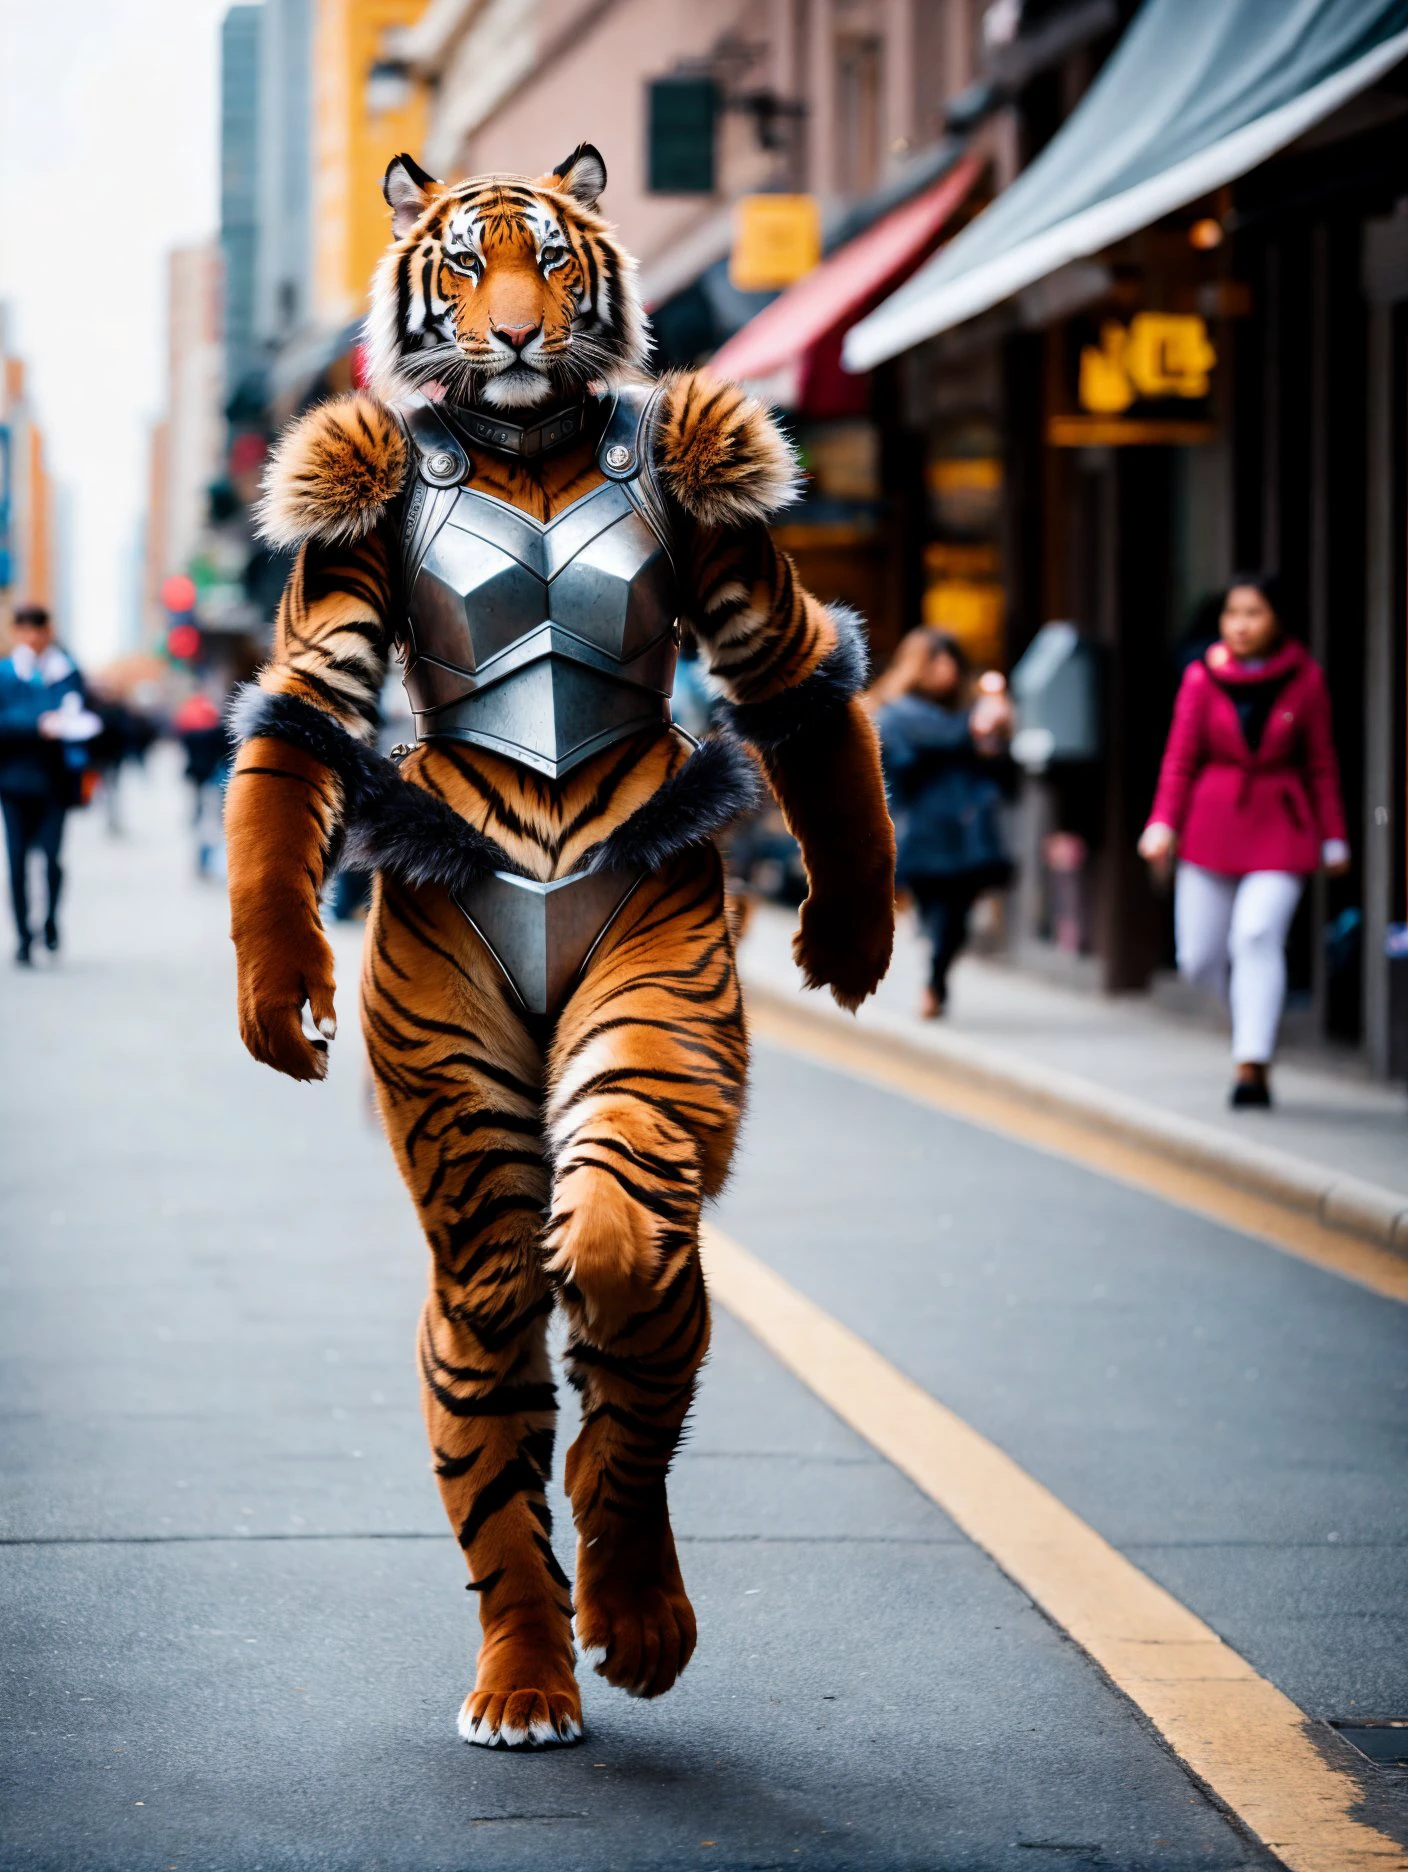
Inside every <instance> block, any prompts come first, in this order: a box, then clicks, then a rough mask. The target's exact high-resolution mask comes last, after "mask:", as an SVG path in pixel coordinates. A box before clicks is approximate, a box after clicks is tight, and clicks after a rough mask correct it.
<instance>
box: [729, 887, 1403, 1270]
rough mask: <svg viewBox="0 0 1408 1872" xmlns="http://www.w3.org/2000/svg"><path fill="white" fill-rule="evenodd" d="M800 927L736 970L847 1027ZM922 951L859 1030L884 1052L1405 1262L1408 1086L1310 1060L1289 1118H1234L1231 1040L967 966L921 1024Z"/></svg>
mask: <svg viewBox="0 0 1408 1872" xmlns="http://www.w3.org/2000/svg"><path fill="white" fill-rule="evenodd" d="M794 926H795V917H794V916H793V914H792V912H790V911H786V910H781V909H778V908H776V907H775V906H773V905H770V904H759V905H758V906H757V907H756V909H755V911H754V914H753V917H752V919H751V921H750V924H749V927H748V931H747V934H746V936H745V938H744V941H743V944H742V948H741V951H740V956H739V967H740V971H741V973H742V976H743V980H744V983H745V986H746V987H747V988H748V989H749V990H750V991H751V992H752V994H753V995H754V997H755V998H756V997H757V996H758V995H759V994H760V993H761V994H762V995H764V996H767V997H770V998H781V999H782V1000H784V1001H786V1002H787V1003H788V1004H790V1005H794V1006H795V1005H801V1006H803V1007H805V1008H806V1009H807V1010H809V1011H810V1012H811V1013H813V1014H814V1015H815V1016H816V1017H818V1018H820V1019H826V1018H828V1017H829V1018H831V1019H834V1020H837V1021H845V1020H848V1019H849V1017H848V1016H846V1015H844V1014H842V1012H841V1011H840V1010H839V1009H838V1008H837V1007H836V1005H835V1003H834V1002H833V1001H832V1000H831V998H830V996H829V995H825V994H807V993H805V992H804V991H803V990H802V989H801V988H800V985H799V979H798V975H797V970H796V968H795V966H794V964H793V962H792V958H791V954H790V950H789V944H790V940H791V934H792V930H793V928H794ZM923 965H924V951H923V947H922V944H921V942H920V940H919V938H918V936H917V934H916V932H915V929H914V925H913V923H912V921H911V920H910V919H909V918H908V917H905V918H903V919H902V920H901V924H900V928H899V931H898V933H897V936H896V942H895V959H894V961H893V963H892V964H891V967H890V972H889V974H888V976H887V977H886V979H885V980H884V982H882V983H881V986H880V989H879V992H878V993H877V994H876V995H875V996H874V998H873V999H872V1000H870V1001H868V1002H867V1003H866V1004H865V1006H864V1007H863V1008H862V1009H861V1011H860V1013H859V1015H858V1016H857V1017H856V1018H857V1021H858V1023H859V1025H860V1027H861V1028H862V1030H864V1031H866V1032H867V1033H869V1034H871V1035H873V1036H874V1037H875V1038H876V1039H877V1040H882V1041H883V1042H884V1043H885V1044H887V1045H891V1046H893V1045H899V1046H902V1047H904V1048H907V1049H918V1050H919V1051H921V1052H923V1053H925V1054H928V1055H932V1056H934V1057H936V1058H937V1059H939V1060H940V1061H942V1063H943V1064H944V1066H945V1067H946V1068H948V1069H949V1070H952V1071H954V1072H957V1073H959V1074H967V1075H969V1076H972V1077H973V1078H975V1079H976V1080H984V1081H988V1082H996V1083H998V1084H1000V1085H1001V1086H1002V1088H1003V1089H1004V1090H1007V1091H1010V1092H1013V1093H1015V1094H1016V1095H1018V1096H1019V1097H1022V1098H1024V1099H1026V1100H1028V1101H1030V1102H1031V1103H1033V1104H1038V1105H1044V1106H1047V1107H1052V1106H1054V1107H1057V1108H1060V1109H1065V1110H1067V1111H1069V1112H1071V1114H1072V1115H1073V1116H1078V1117H1081V1118H1083V1119H1086V1120H1088V1121H1090V1122H1091V1123H1094V1124H1096V1125H1098V1126H1100V1128H1102V1129H1107V1130H1111V1131H1115V1132H1119V1133H1123V1134H1126V1135H1129V1136H1131V1137H1133V1138H1136V1139H1137V1140H1138V1141H1139V1142H1140V1143H1141V1144H1144V1145H1146V1146H1152V1147H1153V1148H1155V1149H1158V1150H1161V1151H1163V1152H1165V1153H1166V1154H1168V1155H1171V1156H1176V1157H1178V1158H1180V1159H1181V1160H1184V1161H1197V1162H1200V1163H1202V1164H1203V1165H1204V1166H1205V1167H1211V1168H1215V1169H1217V1170H1219V1171H1220V1172H1222V1173H1224V1174H1226V1175H1228V1176H1229V1177H1230V1178H1232V1179H1233V1180H1235V1181H1237V1182H1239V1183H1244V1184H1247V1185H1248V1186H1250V1187H1255V1188H1258V1189H1261V1190H1263V1191H1264V1192H1265V1193H1267V1194H1270V1195H1273V1196H1274V1197H1275V1199H1276V1200H1278V1201H1282V1202H1285V1203H1287V1204H1288V1206H1290V1207H1294V1208H1299V1209H1310V1210H1313V1211H1316V1212H1318V1213H1320V1214H1321V1215H1322V1217H1323V1219H1325V1220H1326V1221H1327V1222H1331V1223H1333V1224H1336V1225H1338V1226H1341V1227H1345V1228H1348V1229H1349V1230H1351V1231H1352V1232H1353V1233H1356V1234H1360V1235H1364V1236H1367V1237H1368V1238H1370V1239H1372V1240H1376V1241H1379V1242H1381V1243H1383V1244H1384V1245H1385V1246H1394V1247H1396V1248H1398V1249H1399V1250H1400V1251H1401V1252H1404V1253H1408V1098H1405V1095H1404V1093H1403V1091H1402V1089H1401V1088H1398V1087H1391V1086H1384V1085H1380V1084H1378V1083H1376V1082H1374V1081H1372V1080H1369V1079H1367V1078H1365V1079H1359V1078H1357V1077H1355V1076H1354V1075H1352V1074H1349V1073H1341V1072H1336V1071H1332V1070H1329V1069H1325V1068H1316V1067H1315V1066H1313V1065H1309V1064H1307V1063H1305V1062H1304V1061H1288V1062H1286V1063H1284V1064H1281V1065H1278V1066H1277V1068H1276V1073H1275V1082H1274V1086H1275V1096H1276V1101H1277V1102H1276V1106H1275V1108H1274V1110H1272V1111H1269V1112H1257V1111H1239V1112H1232V1111H1230V1110H1229V1109H1228V1106H1227V1090H1228V1085H1229V1083H1230V1080H1231V1067H1230V1064H1229V1060H1228V1053H1227V1043H1226V1040H1225V1038H1224V1037H1223V1036H1222V1035H1221V1034H1219V1033H1217V1032H1215V1031H1213V1030H1212V1029H1210V1028H1208V1027H1205V1026H1203V1025H1202V1024H1201V1023H1200V1022H1199V1021H1196V1020H1191V1019H1182V1018H1180V1017H1179V1016H1178V1015H1177V1014H1174V1013H1170V1012H1167V1011H1165V1010H1163V1009H1160V1008H1156V1007H1154V1006H1152V1005H1150V1003H1148V1002H1147V1001H1146V1000H1144V999H1143V998H1139V997H1135V996H1122V997H1119V998H1117V999H1111V998H1105V997H1100V996H1095V995H1087V994H1083V993H1081V992H1079V991H1078V990H1075V989H1068V988H1064V987H1061V986H1059V985H1056V984H1053V983H1050V982H1045V981H1041V980H1038V979H1036V978H1034V977H1032V976H1030V975H1024V974H1021V973H1019V972H1017V971H1016V970H1014V969H1011V968H1008V967H1006V966H1004V965H1003V964H1001V963H997V962H991V961H986V960H983V959H980V958H977V957H973V956H965V957H964V958H963V960H962V961H961V962H959V964H958V965H957V967H956V969H955V970H954V973H953V977H952V983H951V995H950V1001H949V1012H948V1014H947V1016H946V1017H945V1019H944V1020H943V1021H933V1022H926V1021H921V1020H919V1019H918V1018H917V1016H916V1013H915V1010H916V1008H917V1007H918V1004H919V995H920V987H921V983H922V980H923Z"/></svg>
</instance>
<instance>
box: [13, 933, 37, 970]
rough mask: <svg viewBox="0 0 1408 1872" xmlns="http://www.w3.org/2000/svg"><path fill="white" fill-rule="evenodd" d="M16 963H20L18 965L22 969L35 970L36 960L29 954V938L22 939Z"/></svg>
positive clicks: (17, 951) (16, 952)
mask: <svg viewBox="0 0 1408 1872" xmlns="http://www.w3.org/2000/svg"><path fill="white" fill-rule="evenodd" d="M15 961H16V962H17V963H18V965H19V966H20V967H21V968H33V967H34V958H33V957H32V956H31V955H30V953H29V937H28V936H24V937H21V939H20V945H19V947H18V948H17V949H16V950H15Z"/></svg>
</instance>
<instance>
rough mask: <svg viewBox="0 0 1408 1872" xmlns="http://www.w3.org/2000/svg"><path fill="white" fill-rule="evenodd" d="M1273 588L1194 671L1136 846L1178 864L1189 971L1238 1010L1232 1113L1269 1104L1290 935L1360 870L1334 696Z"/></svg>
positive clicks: (1231, 619)
mask: <svg viewBox="0 0 1408 1872" xmlns="http://www.w3.org/2000/svg"><path fill="white" fill-rule="evenodd" d="M1282 612H1283V607H1282V605H1281V603H1280V601H1279V599H1278V595H1277V588H1276V584H1275V581H1274V579H1272V578H1271V577H1270V576H1269V575H1268V574H1265V573H1260V572H1248V573H1238V575H1237V576H1236V577H1235V578H1234V579H1233V581H1232V583H1231V585H1230V586H1229V588H1228V591H1227V595H1226V597H1225V599H1224V600H1223V606H1222V614H1221V619H1220V623H1219V638H1218V641H1217V642H1216V643H1214V644H1213V645H1212V646H1211V648H1210V649H1208V650H1207V651H1206V652H1205V653H1204V655H1203V656H1202V657H1201V658H1199V659H1198V661H1196V662H1194V663H1191V664H1190V665H1189V666H1188V668H1187V670H1186V671H1185V672H1184V676H1183V682H1182V686H1181V687H1180V689H1179V691H1178V700H1177V702H1176V703H1175V704H1174V712H1173V725H1172V727H1171V728H1170V729H1169V736H1168V745H1167V746H1166V748H1165V749H1164V758H1163V766H1162V768H1161V770H1160V773H1159V784H1158V791H1157V793H1156V795H1155V799H1154V808H1153V811H1152V812H1151V813H1150V815H1149V823H1148V825H1147V826H1146V827H1145V829H1144V834H1143V837H1142V838H1141V839H1140V841H1139V850H1140V853H1141V855H1142V856H1143V857H1144V858H1146V859H1148V860H1149V862H1150V863H1151V864H1153V865H1154V866H1155V867H1156V869H1159V870H1163V871H1166V870H1167V868H1168V866H1169V865H1170V863H1171V862H1172V860H1173V857H1174V855H1175V853H1176V854H1177V858H1178V872H1177V882H1176V884H1175V889H1174V930H1175V939H1176V944H1177V951H1178V968H1179V973H1180V974H1182V975H1183V976H1184V978H1185V979H1186V980H1188V981H1190V982H1194V983H1196V984H1197V985H1198V986H1200V987H1204V988H1208V989H1212V990H1214V991H1216V992H1217V993H1219V994H1221V995H1222V996H1223V997H1224V998H1225V999H1226V1000H1227V1001H1228V1002H1229V1003H1230V1006H1231V1012H1232V1059H1233V1063H1234V1067H1235V1079H1234V1082H1233V1086H1232V1093H1231V1103H1232V1105H1234V1106H1238V1107H1242V1106H1266V1105H1269V1104H1270V1103H1271V1089H1270V1084H1269V1080H1268V1072H1269V1068H1270V1064H1271V1059H1272V1056H1273V1054H1274V1053H1275V1050H1276V1035H1277V1030H1278V1028H1279V1026H1280V1021H1281V1010H1282V1007H1283V1005H1284V1003H1285V998H1286V938H1287V935H1288V934H1289V931H1290V927H1291V918H1292V917H1293V916H1294V915H1295V909H1296V905H1297V903H1298V902H1299V900H1300V895H1301V892H1302V890H1303V889H1304V887H1305V880H1306V878H1307V877H1309V876H1310V875H1311V874H1312V873H1313V872H1315V871H1316V870H1318V869H1319V868H1320V866H1321V865H1322V864H1323V865H1324V866H1325V868H1326V870H1327V871H1329V872H1330V873H1331V874H1332V875H1334V874H1338V873H1339V872H1342V871H1345V870H1347V869H1348V867H1349V846H1348V844H1347V843H1346V841H1345V821H1344V807H1343V805H1342V803H1341V798H1340V780H1339V768H1338V765H1337V763H1336V760H1335V747H1334V741H1333V738H1332V736H1331V731H1330V697H1329V691H1328V690H1327V688H1326V686H1325V678H1324V676H1323V675H1322V673H1321V671H1320V667H1319V665H1318V664H1317V663H1316V662H1315V661H1314V659H1313V658H1312V657H1311V656H1310V654H1309V652H1308V651H1307V650H1305V649H1304V648H1303V647H1302V646H1301V645H1300V644H1298V643H1297V642H1295V640H1294V639H1293V638H1290V637H1288V636H1287V635H1286V633H1285V631H1284V629H1283V626H1282Z"/></svg>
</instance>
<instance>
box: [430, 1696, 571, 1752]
mask: <svg viewBox="0 0 1408 1872" xmlns="http://www.w3.org/2000/svg"><path fill="white" fill-rule="evenodd" d="M459 1732H460V1735H461V1736H462V1737H463V1739H464V1740H465V1741H466V1742H473V1743H474V1744H476V1746H477V1747H479V1748H522V1749H534V1748H565V1747H568V1746H570V1744H572V1743H573V1742H580V1741H581V1739H582V1699H581V1696H580V1695H579V1693H578V1691H577V1688H576V1685H575V1684H574V1685H573V1687H572V1689H571V1690H471V1691H470V1693H469V1695H468V1696H467V1697H466V1698H465V1700H464V1705H463V1707H462V1708H461V1710H460V1714H459Z"/></svg>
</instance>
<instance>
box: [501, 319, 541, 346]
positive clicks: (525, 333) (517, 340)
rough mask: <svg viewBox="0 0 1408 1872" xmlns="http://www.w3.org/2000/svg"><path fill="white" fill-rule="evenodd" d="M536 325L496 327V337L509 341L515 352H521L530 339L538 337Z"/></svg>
mask: <svg viewBox="0 0 1408 1872" xmlns="http://www.w3.org/2000/svg"><path fill="white" fill-rule="evenodd" d="M537 330H538V327H537V326H536V325H496V326H495V327H494V332H495V334H496V336H498V337H500V338H503V339H505V340H507V342H508V343H509V344H511V345H512V346H513V348H514V350H515V351H521V350H522V349H523V347H524V345H526V344H527V342H528V340H529V339H530V338H533V337H535V336H536V335H537Z"/></svg>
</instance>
